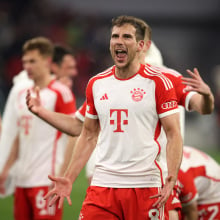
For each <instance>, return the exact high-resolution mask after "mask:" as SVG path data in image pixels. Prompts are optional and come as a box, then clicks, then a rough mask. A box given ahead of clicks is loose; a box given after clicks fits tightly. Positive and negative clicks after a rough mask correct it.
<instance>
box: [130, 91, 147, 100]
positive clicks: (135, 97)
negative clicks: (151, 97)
mask: <svg viewBox="0 0 220 220" xmlns="http://www.w3.org/2000/svg"><path fill="white" fill-rule="evenodd" d="M131 94H132V96H131V98H132V99H133V100H134V101H135V102H140V101H141V100H142V99H143V97H144V94H146V92H145V91H144V90H143V89H140V88H137V89H133V90H131Z"/></svg>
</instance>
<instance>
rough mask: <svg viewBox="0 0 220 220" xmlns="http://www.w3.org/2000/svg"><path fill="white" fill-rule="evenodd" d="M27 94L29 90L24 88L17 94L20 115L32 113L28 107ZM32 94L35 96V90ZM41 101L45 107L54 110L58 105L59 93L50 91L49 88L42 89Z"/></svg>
mask: <svg viewBox="0 0 220 220" xmlns="http://www.w3.org/2000/svg"><path fill="white" fill-rule="evenodd" d="M26 95H27V90H22V91H20V93H18V95H17V99H16V109H17V112H18V114H19V115H20V116H21V115H28V114H30V115H32V113H31V112H30V111H29V110H28V108H27V104H26ZM32 96H33V97H35V94H34V93H33V92H32ZM40 102H41V105H42V106H43V107H44V108H46V109H49V110H51V111H53V110H54V109H55V106H56V102H57V95H56V94H55V93H54V92H52V91H50V90H49V89H44V90H41V91H40Z"/></svg>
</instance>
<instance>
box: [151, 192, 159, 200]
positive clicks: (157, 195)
mask: <svg viewBox="0 0 220 220" xmlns="http://www.w3.org/2000/svg"><path fill="white" fill-rule="evenodd" d="M159 197H161V193H158V194H156V195H154V196H150V199H155V198H159Z"/></svg>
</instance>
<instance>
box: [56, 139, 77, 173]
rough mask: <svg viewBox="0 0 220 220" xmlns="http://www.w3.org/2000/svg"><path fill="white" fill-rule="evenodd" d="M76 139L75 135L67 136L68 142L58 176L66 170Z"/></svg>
mask: <svg viewBox="0 0 220 220" xmlns="http://www.w3.org/2000/svg"><path fill="white" fill-rule="evenodd" d="M76 141H77V137H72V136H69V137H68V143H67V146H66V151H65V155H64V161H63V164H62V166H61V168H60V171H59V176H64V173H65V171H66V170H67V167H68V165H69V163H70V160H71V157H72V153H73V149H74V146H75V144H76Z"/></svg>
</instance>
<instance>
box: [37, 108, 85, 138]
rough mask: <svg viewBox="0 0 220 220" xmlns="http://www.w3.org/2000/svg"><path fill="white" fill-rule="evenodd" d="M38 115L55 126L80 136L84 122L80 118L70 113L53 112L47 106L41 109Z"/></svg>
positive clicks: (67, 132) (64, 131) (62, 130)
mask: <svg viewBox="0 0 220 220" xmlns="http://www.w3.org/2000/svg"><path fill="white" fill-rule="evenodd" d="M38 117H40V118H41V119H42V120H44V121H45V122H47V123H48V124H50V125H51V126H53V127H54V128H56V129H58V130H60V131H61V132H63V133H66V134H68V135H71V136H78V135H79V134H80V132H81V129H82V122H80V121H79V120H78V119H76V118H74V117H71V116H70V115H66V114H63V113H58V112H53V111H50V110H47V109H45V108H41V109H40V111H39V112H38Z"/></svg>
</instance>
